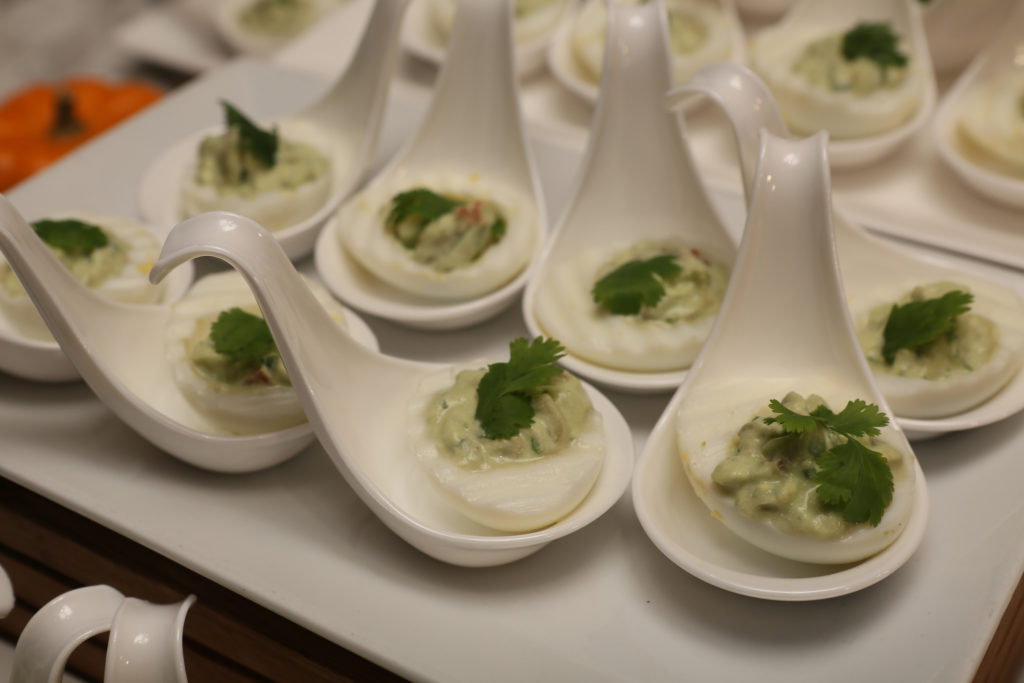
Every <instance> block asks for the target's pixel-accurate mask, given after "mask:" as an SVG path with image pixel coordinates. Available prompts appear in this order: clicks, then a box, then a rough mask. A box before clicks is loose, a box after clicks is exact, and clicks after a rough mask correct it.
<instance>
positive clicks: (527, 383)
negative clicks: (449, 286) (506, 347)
mask: <svg viewBox="0 0 1024 683" xmlns="http://www.w3.org/2000/svg"><path fill="white" fill-rule="evenodd" d="M561 350H562V349H561V347H560V345H559V343H558V342H557V341H555V340H552V339H542V338H540V337H538V338H537V339H535V340H533V341H532V342H528V341H527V340H526V339H522V338H521V339H517V340H515V341H513V342H512V343H511V344H510V356H509V361H508V362H506V363H492V364H490V365H488V366H483V364H482V363H477V364H467V365H465V366H463V367H454V368H449V369H446V370H445V371H443V372H440V373H437V374H434V375H430V376H428V377H427V378H425V379H424V380H423V382H422V383H421V385H420V387H419V391H418V393H417V395H416V396H415V397H414V398H413V400H412V401H411V402H410V405H409V436H410V439H411V442H412V446H413V449H414V451H415V453H416V455H417V458H418V459H419V462H420V464H421V465H422V466H423V467H424V468H425V471H426V472H427V473H428V475H429V476H430V478H431V480H432V481H433V482H434V483H435V484H436V485H437V487H438V489H439V490H440V491H441V493H442V494H443V496H444V498H445V499H446V500H447V501H448V502H449V503H450V504H451V505H452V506H453V507H454V508H455V509H457V510H458V511H459V512H461V513H462V514H463V515H465V516H466V517H468V518H469V519H472V520H474V521H476V522H478V523H480V524H483V525H485V526H488V527H490V528H493V529H497V530H499V531H505V532H512V533H520V532H527V531H533V530H536V529H541V528H543V527H546V526H549V525H551V524H554V523H555V522H557V521H558V520H560V519H562V518H563V517H565V516H566V515H568V514H569V513H570V512H572V511H573V510H574V509H575V508H576V507H577V506H578V505H579V504H580V503H581V502H582V501H583V500H584V499H585V498H586V497H587V494H588V493H589V492H590V490H591V489H592V488H593V486H594V483H595V482H596V481H597V478H598V475H599V474H600V472H601V468H602V466H603V463H604V458H605V435H604V426H603V422H602V419H601V415H600V413H599V412H598V411H597V410H595V409H594V406H593V404H592V403H591V401H590V398H589V397H588V396H587V393H586V391H585V390H584V388H583V386H582V384H580V381H579V380H578V379H576V378H575V377H573V376H572V375H570V374H568V373H566V372H564V371H562V370H561V369H560V368H558V367H557V366H556V365H555V362H556V361H557V360H558V358H559V357H560V353H561Z"/></svg>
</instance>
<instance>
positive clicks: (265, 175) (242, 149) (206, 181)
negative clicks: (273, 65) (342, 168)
mask: <svg viewBox="0 0 1024 683" xmlns="http://www.w3.org/2000/svg"><path fill="white" fill-rule="evenodd" d="M242 137H243V136H242V133H241V131H240V130H239V128H238V127H236V126H229V127H228V129H227V131H226V132H225V133H224V134H223V135H215V136H210V137H207V138H204V139H203V141H202V143H201V144H200V145H199V162H198V164H197V165H196V172H195V182H196V183H197V184H198V185H202V186H206V187H212V188H215V189H216V190H217V192H218V193H219V194H221V195H237V196H239V197H246V198H251V197H255V196H257V195H261V194H264V193H267V192H271V191H275V190H278V191H280V190H294V189H296V188H298V187H300V186H301V185H305V184H306V183H309V182H312V181H314V180H318V179H320V178H322V177H324V176H325V175H326V174H327V173H328V170H329V168H330V162H329V161H328V160H327V158H326V157H325V156H324V155H323V154H321V153H320V152H318V151H317V150H316V149H314V148H313V147H312V146H311V145H308V144H306V143H304V142H293V141H290V140H284V139H281V140H280V142H279V143H278V146H277V151H276V155H275V159H274V163H272V164H268V163H266V161H264V160H262V159H260V158H258V157H257V156H256V155H254V154H253V153H252V151H251V149H250V148H249V147H248V146H246V145H245V144H243V141H242Z"/></svg>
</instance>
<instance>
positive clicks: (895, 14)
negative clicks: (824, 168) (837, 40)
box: [747, 0, 936, 169]
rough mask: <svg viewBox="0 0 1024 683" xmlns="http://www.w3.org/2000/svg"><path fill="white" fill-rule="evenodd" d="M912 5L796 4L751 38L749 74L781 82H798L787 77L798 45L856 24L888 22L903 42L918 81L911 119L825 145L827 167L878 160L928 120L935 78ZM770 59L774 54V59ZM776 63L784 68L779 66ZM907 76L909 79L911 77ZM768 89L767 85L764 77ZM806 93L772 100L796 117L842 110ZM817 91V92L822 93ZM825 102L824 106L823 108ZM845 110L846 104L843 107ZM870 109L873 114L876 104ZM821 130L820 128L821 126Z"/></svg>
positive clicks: (875, 1)
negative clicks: (915, 101) (882, 130)
mask: <svg viewBox="0 0 1024 683" xmlns="http://www.w3.org/2000/svg"><path fill="white" fill-rule="evenodd" d="M917 5H918V2H917V0H861V1H860V2H848V1H847V0H797V2H795V3H794V4H793V6H792V7H791V8H790V10H789V11H788V12H787V13H786V14H785V16H783V18H782V19H781V20H780V21H779V22H778V23H776V24H773V25H772V26H769V27H767V28H765V29H763V30H762V31H760V32H758V33H757V34H756V35H754V36H753V37H752V38H751V40H750V42H749V44H748V47H747V49H748V57H749V62H748V63H749V64H750V65H751V66H752V67H753V69H754V71H757V72H759V73H761V74H762V76H763V75H764V74H765V72H766V71H768V70H772V71H773V73H774V74H775V76H773V77H772V78H782V77H783V76H782V75H783V74H785V78H786V79H787V80H790V81H795V82H802V79H800V78H799V77H798V76H796V75H794V74H791V73H790V65H791V63H792V60H793V59H795V58H796V57H797V56H798V55H799V54H801V53H802V50H803V46H806V45H807V44H808V43H809V42H811V41H813V40H816V39H818V38H820V37H823V36H826V35H829V34H834V33H843V32H846V31H848V30H849V29H851V28H853V27H854V26H855V25H857V24H858V23H860V22H865V21H867V22H889V23H890V24H891V25H892V27H893V30H894V31H895V32H896V33H897V34H898V35H900V36H902V38H903V40H902V41H901V42H900V46H899V49H900V50H902V51H903V52H904V53H906V54H908V56H909V58H910V66H909V69H910V71H911V76H910V77H913V78H918V79H920V88H921V91H920V94H919V102H918V105H917V107H916V109H915V110H914V111H913V114H912V115H910V117H909V119H907V120H906V121H904V122H903V123H901V124H899V125H896V126H894V127H893V128H890V129H888V130H885V131H884V132H879V133H876V134H872V135H867V136H864V137H856V138H849V139H833V140H831V141H830V142H829V145H828V156H829V163H830V164H831V166H832V168H836V169H838V168H854V167H857V166H863V165H866V164H870V163H872V162H875V161H878V160H879V159H881V158H882V157H884V156H885V155H887V154H889V153H890V152H893V151H895V149H896V148H897V147H899V146H900V145H901V144H903V143H904V142H906V141H907V140H908V139H909V138H910V137H911V136H912V135H913V134H914V133H915V132H916V131H918V130H920V129H921V128H922V127H923V126H924V125H925V124H926V123H927V122H928V120H929V118H930V117H931V114H932V111H933V110H934V108H935V91H936V86H935V74H934V72H933V70H932V65H931V57H930V55H929V52H928V45H927V42H926V41H925V36H924V28H923V26H922V23H921V11H920V9H919V8H918V6H917ZM769 55H776V56H775V57H774V58H772V57H770V56H769ZM779 60H785V61H786V63H784V64H780V63H779ZM773 67H774V68H773ZM910 77H908V78H910ZM766 81H768V82H769V86H770V87H771V81H770V80H769V79H768V78H766ZM807 88H808V89H807V91H801V93H800V94H799V95H798V94H790V95H788V96H786V99H785V101H783V94H782V93H780V92H779V91H778V90H776V92H775V96H776V98H777V99H779V100H780V101H783V110H784V111H786V108H787V106H788V107H789V108H790V109H789V114H788V115H790V116H793V115H800V114H801V113H805V114H806V113H807V112H815V113H816V114H818V115H819V116H829V117H831V116H833V115H834V114H833V113H827V112H831V111H832V110H833V109H834V110H839V109H841V107H840V106H837V105H838V103H839V102H841V100H838V99H835V98H831V99H827V98H825V97H819V96H817V95H816V96H815V97H811V96H810V95H808V94H807V92H810V87H809V86H807ZM825 92H826V91H825V90H823V89H822V90H821V93H825ZM870 101H872V100H870V98H865V99H863V100H862V104H858V105H857V106H865V107H867V105H865V104H863V103H866V102H870ZM826 102H829V104H825V103H826ZM844 106H845V105H844ZM873 110H874V111H876V112H877V110H878V107H877V105H875V106H874V107H873ZM863 117H864V114H863V112H861V113H858V114H857V116H855V117H851V116H846V117H845V118H846V120H847V125H849V121H850V120H851V119H863ZM822 128H824V126H822Z"/></svg>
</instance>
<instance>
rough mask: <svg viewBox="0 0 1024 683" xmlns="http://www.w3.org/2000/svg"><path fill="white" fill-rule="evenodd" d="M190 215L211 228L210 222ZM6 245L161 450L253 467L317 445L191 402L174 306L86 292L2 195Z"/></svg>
mask: <svg viewBox="0 0 1024 683" xmlns="http://www.w3.org/2000/svg"><path fill="white" fill-rule="evenodd" d="M193 220H195V221H197V223H198V224H200V225H205V226H211V221H210V219H208V218H206V219H204V218H196V219H193ZM0 250H3V252H4V254H5V255H6V256H7V259H8V261H9V262H10V264H11V267H12V268H13V270H14V272H15V274H17V276H18V277H19V279H21V281H22V283H24V285H25V289H26V291H27V292H28V294H29V296H30V297H31V298H32V302H33V303H34V304H35V305H36V308H38V309H39V311H40V314H41V315H42V317H43V319H44V320H45V321H46V324H47V326H49V328H50V330H51V331H52V332H53V335H54V337H55V338H56V339H57V341H58V343H59V344H60V348H61V349H63V351H64V353H65V354H66V355H67V357H68V358H69V359H70V360H71V362H72V363H73V364H74V366H75V368H76V369H77V370H78V372H79V373H80V374H81V376H82V378H83V379H84V380H85V381H86V383H88V384H89V387H90V388H91V389H92V390H93V391H94V392H95V393H96V395H97V396H98V397H99V398H100V400H101V401H103V402H104V403H105V404H106V405H107V407H108V408H110V409H111V410H112V411H113V412H114V414H116V415H117V416H118V417H119V418H121V420H123V421H124V422H125V423H127V424H128V426H129V427H131V428H132V429H134V430H135V431H136V432H138V433H139V434H140V435H142V436H143V437H144V438H146V439H147V440H149V441H150V442H151V443H153V444H154V445H156V446H157V447H158V448H160V449H162V450H164V451H166V452H168V453H170V454H171V455H174V456H176V457H178V458H180V459H181V460H184V461H185V462H188V463H191V464H193V465H195V466H197V467H201V468H204V469H209V470H213V471H217V472H251V471H254V470H259V469H263V468H266V467H270V466H272V465H275V464H277V463H280V462H282V461H284V460H286V459H288V458H290V457H291V456H293V455H295V454H296V453H298V452H299V451H301V450H302V449H303V448H305V447H306V446H308V445H309V444H310V443H311V442H312V441H313V432H312V430H311V429H310V427H309V425H308V424H301V425H297V426H295V427H290V428H288V429H283V430H277V431H270V432H267V431H259V429H260V428H259V427H258V426H254V427H252V428H251V431H250V432H249V433H244V434H239V433H238V432H237V431H232V430H228V429H225V428H224V427H223V426H221V425H220V424H219V421H218V420H216V419H214V418H212V417H210V416H209V415H207V414H206V413H204V412H202V411H200V410H199V409H197V408H196V407H195V406H193V405H192V404H191V403H190V402H189V401H188V400H187V399H186V398H185V397H184V396H183V395H182V393H181V392H180V391H179V390H178V387H177V385H176V384H175V381H174V378H173V375H172V370H171V367H170V365H169V364H168V363H167V360H166V354H165V350H164V344H165V340H164V330H165V328H166V326H167V323H168V321H169V319H170V317H171V309H170V307H169V306H151V305H140V304H126V303H120V302H116V301H110V300H108V299H105V298H103V297H100V296H99V295H97V294H96V293H95V292H93V291H92V290H89V289H87V288H86V287H84V286H83V285H82V284H81V283H80V282H79V281H78V280H77V279H75V277H74V276H73V275H71V273H70V272H69V271H68V270H67V269H66V268H65V267H64V266H63V265H62V264H61V263H60V262H59V261H58V260H57V258H56V256H54V255H53V253H52V252H51V251H50V249H49V248H48V247H47V246H46V245H45V244H43V241H42V240H40V239H39V238H38V236H37V235H36V234H35V231H33V230H32V228H31V227H30V226H29V225H28V223H26V222H25V220H24V219H23V218H22V217H21V216H20V215H19V214H18V212H17V211H16V210H15V209H14V207H13V206H12V205H11V203H10V202H8V201H7V200H6V199H3V198H2V197H0ZM346 317H347V320H348V321H349V322H350V323H351V329H352V333H353V334H354V335H356V336H357V337H358V338H359V339H360V342H361V343H364V344H369V345H372V346H376V340H375V339H374V337H373V334H372V333H371V332H370V330H369V328H367V327H366V326H365V324H364V323H362V322H361V321H360V320H359V319H358V317H357V316H356V315H355V314H352V313H350V312H346ZM126 339H130V340H131V343H130V344H126V343H125V341H124V340H126Z"/></svg>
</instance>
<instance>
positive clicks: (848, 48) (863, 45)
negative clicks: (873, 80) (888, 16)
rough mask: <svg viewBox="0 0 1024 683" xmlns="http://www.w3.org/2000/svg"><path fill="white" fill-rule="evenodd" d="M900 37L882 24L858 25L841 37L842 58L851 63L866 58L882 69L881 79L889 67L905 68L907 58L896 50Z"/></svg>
mask: <svg viewBox="0 0 1024 683" xmlns="http://www.w3.org/2000/svg"><path fill="white" fill-rule="evenodd" d="M899 42H900V37H899V36H898V35H896V34H895V33H893V30H892V27H891V26H890V25H889V24H887V23H884V22H881V23H877V24H871V23H866V22H865V23H860V24H857V25H856V26H854V27H853V28H852V29H850V30H849V31H847V32H846V33H845V34H844V35H843V44H842V52H843V58H844V59H846V61H848V62H852V61H853V60H855V59H857V58H858V57H866V58H867V59H870V60H871V61H873V62H875V63H876V64H878V66H880V67H881V68H882V75H883V78H884V76H885V71H886V69H888V68H889V67H890V66H906V64H907V56H906V55H905V54H903V53H902V52H900V51H899V50H898V49H897V46H898V45H899Z"/></svg>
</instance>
